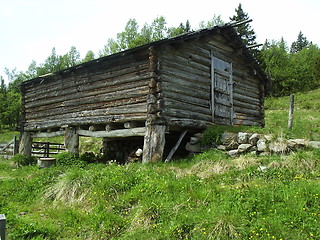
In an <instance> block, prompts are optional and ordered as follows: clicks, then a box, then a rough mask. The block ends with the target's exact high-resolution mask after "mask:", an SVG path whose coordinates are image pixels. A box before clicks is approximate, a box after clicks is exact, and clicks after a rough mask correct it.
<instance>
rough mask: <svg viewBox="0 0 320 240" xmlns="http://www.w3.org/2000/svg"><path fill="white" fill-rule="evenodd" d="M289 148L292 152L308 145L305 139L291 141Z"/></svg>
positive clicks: (288, 142)
mask: <svg viewBox="0 0 320 240" xmlns="http://www.w3.org/2000/svg"><path fill="white" fill-rule="evenodd" d="M287 144H288V147H289V148H290V149H292V150H296V149H303V148H305V147H306V146H307V145H308V141H307V140H305V139H290V140H288V141H287Z"/></svg>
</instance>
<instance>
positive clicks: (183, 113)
mask: <svg viewBox="0 0 320 240" xmlns="http://www.w3.org/2000/svg"><path fill="white" fill-rule="evenodd" d="M237 51H238V49H236V48H235V47H234V46H232V45H230V42H228V40H227V39H226V38H225V37H222V36H220V35H217V36H213V37H212V38H210V39H209V40H208V38H200V39H191V40H188V41H184V42H183V43H181V44H178V45H172V46H167V47H165V48H164V50H163V51H162V52H161V55H160V56H159V59H160V60H159V61H160V72H161V74H160V79H161V84H160V87H159V88H160V89H161V99H162V105H161V107H159V108H162V109H161V110H162V111H161V114H162V115H163V116H164V118H165V119H166V122H167V123H168V124H170V123H171V122H176V121H173V119H185V121H183V120H182V121H179V123H178V124H180V125H181V126H184V127H185V126H188V125H189V124H190V127H194V125H192V122H190V121H188V120H191V119H192V120H198V121H201V122H203V123H204V124H202V126H206V125H207V124H209V123H210V122H212V110H213V109H212V108H215V109H214V110H215V116H214V123H217V124H230V115H231V111H230V110H227V106H230V103H229V102H227V101H226V102H224V100H223V97H218V96H217V94H223V92H221V93H219V90H218V91H216V92H215V93H214V95H215V96H214V98H215V101H212V97H211V95H212V94H211V71H212V70H211V56H215V57H217V58H219V59H221V60H223V61H226V62H228V63H232V68H233V70H232V84H233V91H232V93H231V97H232V99H233V102H232V105H233V111H232V113H233V114H232V118H233V119H232V120H233V121H232V123H233V124H235V125H238V124H244V125H263V123H264V122H263V117H264V112H263V97H264V96H263V88H262V86H261V85H262V83H261V80H260V79H259V78H258V77H257V76H255V75H254V74H253V73H254V71H253V69H251V68H249V67H248V66H249V64H248V62H246V59H245V58H244V57H243V56H242V55H241V54H239V53H238V52H237ZM221 91H222V90H221ZM213 102H214V106H211V105H212V103H213ZM224 108H226V109H224ZM176 123H177V122H176Z"/></svg>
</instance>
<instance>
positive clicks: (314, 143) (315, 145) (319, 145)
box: [308, 141, 320, 148]
mask: <svg viewBox="0 0 320 240" xmlns="http://www.w3.org/2000/svg"><path fill="white" fill-rule="evenodd" d="M308 146H309V147H313V148H320V142H319V141H310V142H309V143H308Z"/></svg>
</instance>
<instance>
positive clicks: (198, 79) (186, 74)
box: [163, 66, 210, 85]
mask: <svg viewBox="0 0 320 240" xmlns="http://www.w3.org/2000/svg"><path fill="white" fill-rule="evenodd" d="M191 72H192V70H191V71H184V70H180V69H175V68H173V67H169V66H164V67H163V73H168V74H171V75H173V76H175V77H176V78H181V79H186V80H188V81H191V82H194V83H195V84H202V85H208V84H209V83H210V78H207V77H204V76H199V75H196V74H193V73H191Z"/></svg>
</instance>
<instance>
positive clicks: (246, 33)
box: [230, 3, 257, 46]
mask: <svg viewBox="0 0 320 240" xmlns="http://www.w3.org/2000/svg"><path fill="white" fill-rule="evenodd" d="M235 11H236V14H235V15H234V16H233V17H231V18H230V20H231V21H235V22H242V21H245V20H248V19H250V18H249V16H248V13H246V12H244V11H243V9H242V5H241V3H239V6H238V8H236V9H235ZM238 33H239V34H240V36H241V38H242V40H243V42H244V43H245V44H246V45H247V46H250V45H254V44H257V42H256V34H255V32H254V30H253V29H252V27H251V26H250V24H249V23H245V24H242V25H240V26H238Z"/></svg>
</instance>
